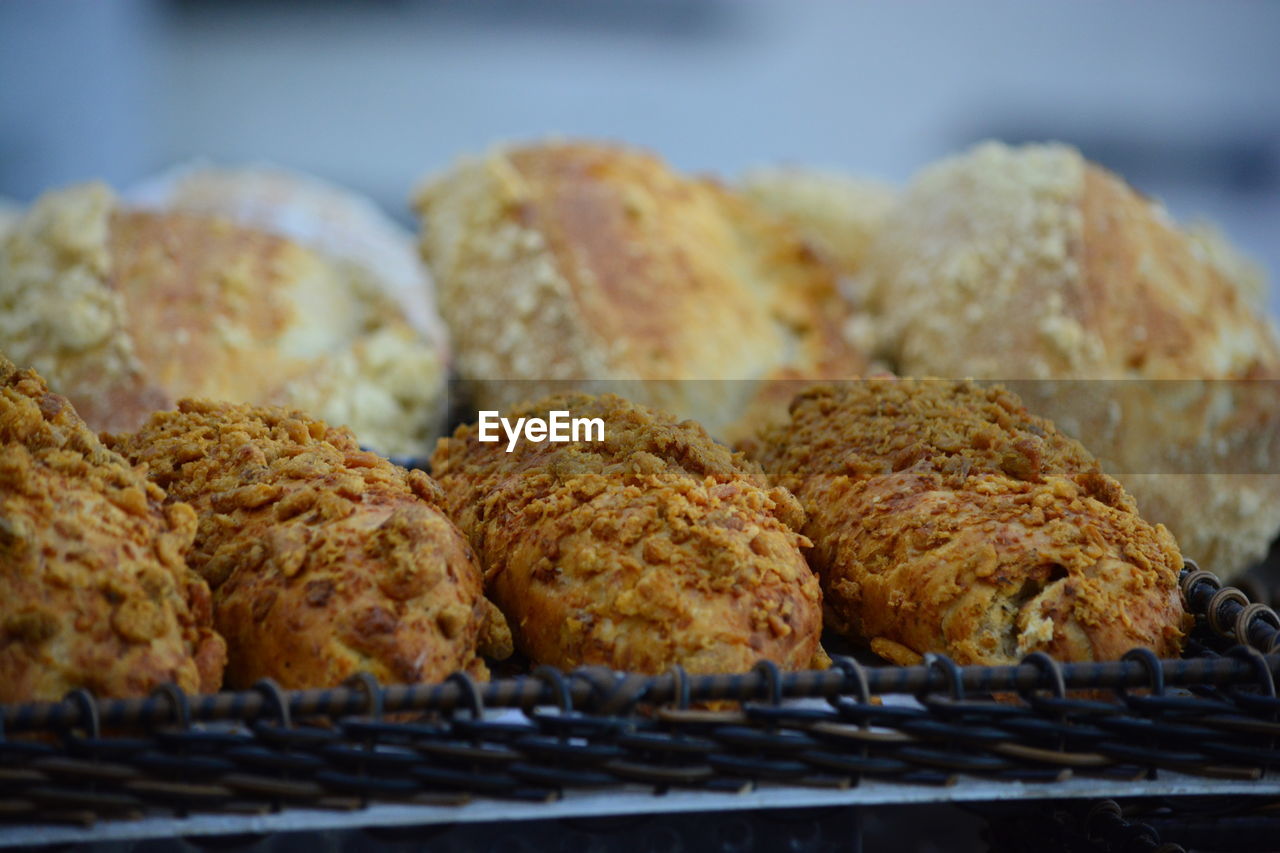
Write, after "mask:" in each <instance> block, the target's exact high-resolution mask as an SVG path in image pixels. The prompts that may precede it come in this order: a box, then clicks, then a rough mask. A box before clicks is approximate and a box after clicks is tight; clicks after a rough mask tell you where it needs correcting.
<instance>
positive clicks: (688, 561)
mask: <svg viewBox="0 0 1280 853" xmlns="http://www.w3.org/2000/svg"><path fill="white" fill-rule="evenodd" d="M552 409H558V410H567V411H569V412H571V413H572V415H573V416H574V417H599V418H603V420H604V422H605V440H604V441H602V442H585V441H583V442H569V443H550V442H547V443H542V444H530V443H528V442H521V443H520V444H519V445H517V447H516V449H515V451H514V452H512V453H507V452H505V449H504V447H503V446H500V445H497V444H490V443H481V442H480V441H479V440H478V434H477V430H476V427H474V426H464V427H460V428H459V429H458V430H457V432H455V433H454V436H453V438H449V439H442V440H441V441H440V443H439V445H438V446H437V448H436V453H435V456H434V457H433V458H432V467H433V470H434V471H435V472H436V476H437V478H438V479H439V482H440V484H441V487H442V488H443V489H444V492H445V496H446V505H447V506H448V508H449V512H450V514H451V515H452V516H453V517H454V518H455V519H456V520H457V522H458V524H459V526H460V527H461V528H462V529H463V530H464V531H465V532H466V533H467V535H468V536H470V538H471V541H472V543H473V544H474V545H475V547H476V550H477V551H478V552H479V553H480V557H481V561H482V563H483V564H484V567H485V580H486V586H487V588H488V590H489V593H490V595H491V596H492V597H493V599H494V600H495V601H496V602H497V604H498V605H499V606H500V607H501V608H502V609H503V611H504V612H505V613H506V614H507V617H508V619H509V621H510V623H511V626H512V630H513V633H514V635H515V639H516V646H517V648H520V649H521V650H522V651H524V653H525V654H527V655H528V656H529V657H530V658H532V659H533V660H534V661H536V662H538V663H549V664H553V665H556V666H560V667H562V668H566V669H568V668H572V667H576V666H580V665H584V664H603V665H606V666H611V667H614V668H615V669H624V670H629V671H635V672H650V673H653V672H662V671H664V670H665V669H667V668H668V667H669V666H671V665H672V664H677V663H678V664H681V665H682V666H684V667H685V668H687V669H689V670H690V671H691V672H738V671H744V670H746V669H748V668H750V667H751V665H752V664H754V663H755V662H756V661H757V660H759V659H761V658H766V659H769V660H773V661H775V662H777V663H778V664H780V665H782V666H785V667H788V668H792V669H796V668H803V667H806V666H808V665H809V663H810V661H811V660H812V659H813V658H814V656H815V653H816V652H817V651H818V648H819V646H818V642H819V636H820V633H821V595H820V592H819V589H818V582H817V579H816V578H815V577H814V576H813V573H812V572H811V571H810V570H809V567H808V565H807V564H806V563H805V560H804V557H803V555H802V554H801V548H802V547H804V546H805V545H806V544H807V543H806V542H805V541H804V540H803V538H802V537H799V536H797V535H796V534H795V533H794V532H793V530H792V529H791V528H790V527H788V522H791V523H793V524H797V523H798V522H799V507H798V506H797V505H796V504H795V501H794V499H793V498H792V497H791V496H790V495H789V494H787V493H786V492H784V491H782V490H780V489H769V488H768V487H767V485H766V483H765V481H764V477H763V475H762V474H761V473H760V471H759V469H758V468H756V467H755V466H752V465H750V464H749V463H747V462H746V461H745V460H744V459H742V458H741V456H739V455H736V454H732V453H730V452H729V451H728V450H727V449H726V448H724V447H722V446H720V445H717V444H715V443H714V442H712V441H711V440H710V439H709V438H708V437H707V435H706V433H705V432H704V431H703V430H702V428H701V427H699V426H698V425H697V424H695V423H693V422H690V421H685V422H683V423H676V422H675V420H674V419H673V418H671V417H670V416H666V415H662V414H659V413H657V412H654V411H652V410H649V409H646V408H644V407H642V406H638V405H635V404H632V403H628V402H627V401H625V400H622V399H621V398H619V397H616V396H613V395H605V396H601V397H591V396H587V395H567V396H562V397H554V398H550V399H547V400H543V401H541V402H539V403H535V404H531V405H526V406H522V407H519V408H517V409H516V410H514V411H513V412H511V413H509V414H508V417H527V416H539V417H545V416H546V413H547V412H548V411H550V410H552Z"/></svg>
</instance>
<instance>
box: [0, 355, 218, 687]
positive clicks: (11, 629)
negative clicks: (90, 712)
mask: <svg viewBox="0 0 1280 853" xmlns="http://www.w3.org/2000/svg"><path fill="white" fill-rule="evenodd" d="M163 501H164V493H163V492H161V491H160V489H159V488H157V487H156V486H154V485H152V484H150V483H148V482H147V481H146V479H145V478H144V477H143V476H142V475H141V474H139V473H137V472H136V471H134V470H133V468H131V467H129V465H128V463H127V462H125V460H123V459H122V458H120V456H118V455H117V454H115V453H112V452H111V451H110V450H108V449H106V448H105V447H103V446H102V444H101V443H100V442H99V441H98V439H97V438H96V437H95V436H94V435H93V433H92V432H90V431H89V430H88V429H87V428H86V427H85V425H84V423H83V422H82V421H81V420H80V418H79V417H78V416H77V415H76V413H75V410H74V409H72V408H71V404H70V403H68V402H67V400H66V399H65V398H63V397H60V396H58V395H57V394H52V393H50V392H49V389H48V387H47V386H46V385H45V383H44V381H43V380H42V379H41V378H40V377H39V376H38V375H36V374H35V373H34V372H32V371H29V370H19V369H17V368H16V367H15V366H14V365H13V364H12V363H11V362H10V361H8V360H7V359H5V358H4V357H3V356H0V702H26V701H32V700H39V699H50V700H51V699H59V698H61V697H62V696H63V694H65V693H66V692H67V691H68V690H71V689H73V688H78V687H87V688H89V689H90V690H92V691H93V692H94V693H95V694H96V695H98V696H141V695H145V694H146V693H147V692H148V691H150V690H151V689H153V688H154V687H156V686H158V685H160V684H163V683H165V682H170V681H171V682H174V683H175V684H177V685H178V686H179V687H181V688H182V689H183V690H186V691H189V692H205V693H208V692H213V691H215V690H217V689H218V687H219V686H220V684H221V681H222V668H223V665H224V663H225V660H226V648H225V645H224V644H223V642H222V638H220V637H219V636H218V635H217V634H215V633H214V632H213V630H212V628H211V621H212V618H211V612H210V603H209V588H208V586H206V585H205V583H204V581H202V580H201V579H200V578H199V577H198V576H197V575H195V574H194V573H193V572H191V571H190V570H189V569H188V567H187V564H186V559H185V556H186V552H187V550H188V548H189V547H190V545H191V538H192V536H193V535H194V533H195V527H196V521H195V514H194V513H193V512H192V511H191V508H190V507H188V506H186V505H185V504H181V503H171V504H167V505H165V504H163Z"/></svg>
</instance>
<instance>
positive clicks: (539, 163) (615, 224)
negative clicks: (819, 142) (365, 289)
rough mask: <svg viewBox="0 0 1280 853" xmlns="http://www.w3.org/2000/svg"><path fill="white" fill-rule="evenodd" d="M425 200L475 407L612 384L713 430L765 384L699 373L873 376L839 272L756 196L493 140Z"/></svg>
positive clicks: (445, 302)
mask: <svg viewBox="0 0 1280 853" xmlns="http://www.w3.org/2000/svg"><path fill="white" fill-rule="evenodd" d="M416 205H417V209H418V211H419V213H420V214H421V216H422V219H423V232H422V252H423V256H424V257H425V259H426V260H427V263H428V265H429V267H430V268H431V272H432V274H433V276H434V277H435V279H436V283H437V286H438V287H439V289H440V308H441V312H442V313H443V314H444V317H445V319H446V321H448V323H449V326H450V328H451V329H452V330H453V333H454V344H455V349H456V354H457V367H458V372H459V374H460V376H461V378H462V379H463V380H464V381H465V382H466V383H467V388H468V390H469V391H470V393H471V394H472V396H473V398H474V400H475V402H476V404H477V406H478V407H480V408H484V409H494V408H496V409H501V408H504V407H505V406H509V405H512V404H513V403H515V402H518V401H519V400H523V399H531V398H533V397H536V396H539V395H540V394H542V393H546V392H547V389H552V390H564V385H549V384H538V383H539V382H541V381H542V380H570V381H571V383H573V382H581V381H583V380H622V382H621V383H619V384H617V385H613V386H606V387H613V388H615V389H619V390H622V392H623V393H624V394H625V395H627V396H629V397H631V398H632V399H634V400H635V401H636V402H639V403H645V404H650V405H653V406H655V407H657V408H661V409H663V410H666V411H671V412H673V413H675V414H677V415H678V416H681V417H692V418H695V419H697V420H699V421H700V422H702V423H703V424H704V425H705V426H706V427H707V428H708V429H709V430H711V431H712V432H713V433H715V434H721V433H724V432H725V431H726V430H728V429H730V428H731V427H732V425H733V424H734V422H735V421H736V420H737V419H738V418H740V417H741V416H742V414H743V413H744V411H746V409H747V408H748V407H749V406H750V404H751V402H752V400H753V397H754V395H755V393H756V391H757V388H756V387H755V385H754V383H752V382H693V381H689V380H760V379H767V378H773V377H788V376H789V377H795V378H810V379H812V378H815V377H831V376H845V375H852V374H854V373H856V372H857V371H859V370H861V369H862V368H863V367H864V361H863V359H862V356H861V354H860V353H859V352H857V351H856V350H855V349H854V348H853V347H852V346H851V345H850V344H849V343H848V341H846V340H845V338H844V334H843V328H844V326H845V325H846V323H847V316H846V315H847V308H846V307H845V304H844V302H843V301H842V300H841V299H840V298H839V295H838V292H837V289H836V278H835V274H834V271H833V270H832V269H831V268H830V266H829V265H828V264H826V263H824V262H823V261H822V260H821V259H820V258H818V257H817V256H816V254H815V253H814V252H813V250H812V249H811V248H810V247H809V245H808V244H807V243H806V242H805V241H804V240H802V239H801V238H800V237H799V235H798V234H797V233H796V232H795V231H794V230H793V229H792V228H791V227H790V226H788V225H787V224H786V223H783V222H781V221H779V220H777V219H776V218H774V217H772V216H770V215H768V214H767V213H766V212H764V211H763V210H761V209H760V208H759V207H758V206H757V205H755V204H754V203H752V202H751V201H750V200H749V199H747V198H745V197H743V196H741V195H739V194H737V193H735V192H733V191H731V190H728V189H726V188H724V187H722V186H720V185H719V184H716V183H714V182H712V181H709V180H700V179H693V178H689V177H685V176H683V175H680V174H678V173H676V172H674V171H672V170H671V169H670V168H668V167H667V166H666V164H664V163H663V162H662V161H660V160H659V159H658V158H656V157H654V156H652V155H649V154H646V153H643V152H640V151H636V150H632V149H627V148H622V147H615V146H610V145H603V144H594V143H587V142H547V143H542V144H532V145H525V146H516V147H506V148H498V149H494V150H492V151H490V152H489V153H488V154H486V155H484V156H483V157H477V158H469V159H464V160H462V161H461V162H459V163H458V164H457V165H456V166H455V167H454V168H453V169H452V170H451V171H449V172H447V173H446V174H443V175H440V176H437V177H435V178H434V179H432V180H430V181H428V182H427V183H426V184H425V185H424V186H423V188H422V189H421V191H420V192H419V193H418V195H417V199H416ZM495 380H497V381H495ZM628 380H642V381H631V382H628ZM597 387H598V386H597Z"/></svg>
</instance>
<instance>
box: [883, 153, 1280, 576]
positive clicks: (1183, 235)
mask: <svg viewBox="0 0 1280 853" xmlns="http://www.w3.org/2000/svg"><path fill="white" fill-rule="evenodd" d="M864 276H865V281H864V286H865V288H866V292H867V294H868V297H869V303H868V305H869V309H870V310H871V312H872V313H873V315H874V316H875V317H876V319H877V322H878V326H879V328H880V330H881V334H880V340H881V344H882V355H884V356H885V357H886V358H887V359H888V360H889V361H890V362H891V363H892V365H893V366H894V368H895V369H896V370H897V371H898V372H899V373H902V374H904V375H922V374H934V375H942V376H952V377H962V376H973V377H978V378H990V379H1000V380H1015V379H1026V380H1031V379H1044V380H1055V382H1049V383H1045V384H1042V385H1039V386H1034V385H1029V384H1026V383H1024V384H1021V385H1019V392H1020V393H1021V394H1022V395H1023V396H1024V398H1025V399H1026V400H1027V402H1028V405H1030V406H1032V407H1033V409H1034V410H1035V411H1038V412H1041V413H1043V414H1044V415H1046V416H1048V417H1050V418H1052V419H1053V420H1055V421H1056V422H1058V423H1059V425H1060V426H1061V427H1062V428H1063V429H1065V430H1067V431H1068V432H1070V433H1071V434H1073V435H1075V436H1076V437H1077V438H1080V439H1081V440H1083V441H1084V442H1085V443H1086V444H1087V445H1088V446H1089V447H1090V448H1091V449H1092V450H1093V451H1094V452H1095V453H1097V454H1098V456H1099V457H1101V458H1102V459H1103V460H1104V461H1105V462H1106V463H1107V465H1108V467H1109V469H1110V470H1112V471H1114V472H1115V474H1116V476H1118V477H1119V478H1120V479H1121V480H1122V481H1123V482H1124V483H1125V485H1126V487H1128V488H1129V489H1130V490H1131V491H1132V492H1133V494H1134V496H1135V498H1136V499H1137V501H1138V505H1139V506H1140V507H1141V508H1142V509H1143V511H1144V513H1146V514H1147V515H1148V516H1149V517H1150V518H1151V519H1152V520H1153V521H1161V522H1164V523H1165V524H1167V525H1168V526H1169V528H1170V529H1171V530H1172V531H1173V533H1174V535H1175V536H1176V537H1177V538H1178V541H1179V542H1180V543H1181V545H1182V548H1183V552H1184V553H1186V554H1187V555H1188V556H1191V557H1194V558H1195V559H1197V560H1199V561H1201V562H1202V563H1203V564H1204V565H1205V566H1206V567H1210V568H1213V569H1214V570H1216V571H1218V572H1221V573H1224V574H1227V575H1231V574H1235V573H1237V572H1240V571H1243V570H1244V569H1245V568H1246V567H1247V566H1248V564H1249V563H1250V562H1251V561H1252V560H1254V559H1256V558H1258V557H1261V555H1262V554H1263V553H1264V552H1265V549H1266V543H1267V542H1268V541H1269V540H1270V539H1271V538H1272V537H1273V536H1274V535H1275V533H1276V532H1277V531H1278V530H1280V477H1277V476H1273V475H1274V474H1276V473H1277V472H1280V466H1278V465H1277V463H1280V457H1276V456H1274V455H1269V454H1270V451H1269V450H1268V449H1267V448H1266V447H1265V446H1262V445H1259V444H1257V443H1253V442H1251V441H1250V440H1249V435H1248V434H1247V433H1241V432H1239V429H1240V425H1241V424H1246V423H1247V424H1253V425H1255V427H1260V428H1261V429H1263V430H1269V431H1271V432H1272V434H1274V430H1275V429H1276V427H1277V424H1278V423H1280V411H1278V410H1277V409H1276V407H1275V406H1273V405H1271V399H1272V398H1273V397H1274V394H1270V393H1266V391H1267V386H1264V385H1255V386H1252V389H1251V386H1250V385H1249V384H1248V383H1246V382H1233V383H1232V384H1231V386H1230V387H1229V388H1227V387H1225V386H1223V385H1219V384H1217V383H1220V382H1221V381H1223V380H1252V379H1275V378H1280V342H1278V339H1277V336H1276V332H1275V329H1274V327H1273V326H1272V324H1271V322H1270V321H1269V320H1267V319H1266V317H1265V314H1264V312H1263V310H1262V309H1261V308H1260V302H1261V299H1260V297H1259V295H1258V284H1257V281H1256V272H1255V271H1254V270H1253V269H1252V268H1250V267H1249V265H1248V264H1246V263H1244V262H1242V261H1241V260H1240V259H1239V256H1238V255H1236V254H1235V253H1234V252H1233V251H1231V250H1230V249H1229V248H1227V247H1224V246H1223V244H1222V243H1221V241H1220V240H1218V239H1217V238H1215V237H1213V236H1212V235H1211V234H1210V233H1209V232H1206V231H1204V230H1203V229H1201V230H1197V231H1193V232H1190V233H1188V232H1185V231H1183V230H1181V229H1179V228H1178V227H1177V226H1176V225H1175V224H1174V223H1173V222H1172V220H1171V219H1170V217H1169V215H1168V214H1167V213H1166V212H1165V211H1164V210H1163V208H1161V207H1160V206H1159V205H1157V204H1155V203H1153V202H1151V201H1149V200H1147V199H1144V198H1142V197H1140V196H1139V195H1138V194H1137V193H1135V192H1134V191H1133V190H1132V189H1130V188H1129V187H1128V186H1126V185H1125V184H1124V182H1123V181H1121V180H1120V179H1119V178H1117V177H1116V176H1114V175H1112V174H1110V173H1108V172H1106V171H1104V170H1102V169H1100V168H1099V167H1097V166H1095V165H1092V164H1090V163H1088V162H1087V161H1085V160H1084V158H1083V157H1081V155H1080V154H1079V152H1077V151H1075V150H1074V149H1072V148H1069V147H1066V146H1062V145H1044V146H1026V147H1023V148H1016V149H1014V148H1008V147H1005V146H1003V145H998V144H994V143H988V144H984V145H981V146H979V147H977V148H975V149H974V150H973V151H971V152H968V153H966V154H963V155H961V156H958V157H955V158H951V159H948V160H945V161H943V162H941V163H939V164H937V165H934V166H932V167H930V168H928V169H926V170H924V172H922V173H921V175H920V176H918V177H917V178H916V179H915V180H914V181H913V182H912V184H911V186H910V187H909V188H908V189H907V190H906V191H905V192H904V194H903V196H902V198H901V199H900V201H899V202H898V204H897V205H896V206H895V207H894V209H893V210H892V211H891V212H890V213H889V215H888V216H887V218H886V220H885V222H884V225H883V227H882V228H881V229H880V231H879V232H878V234H877V237H876V239H875V241H874V243H873V245H872V247H871V249H870V250H869V252H868V256H867V261H866V265H865V269H864ZM1064 379H1079V380H1125V381H1123V382H1120V381H1113V382H1109V383H1108V384H1106V385H1101V386H1098V387H1096V388H1093V389H1086V388H1085V386H1082V385H1080V384H1079V383H1074V384H1067V385H1063V384H1060V383H1057V382H1056V380H1064ZM1132 380H1143V381H1141V382H1134V381H1132ZM1166 380H1207V382H1206V383H1204V384H1200V385H1198V386H1197V385H1196V384H1195V383H1192V382H1178V383H1171V384H1162V383H1164V382H1165V381H1166ZM1224 405H1226V406H1228V407H1229V408H1228V410H1226V411H1224V410H1223V409H1222V406H1224ZM1264 444H1265V442H1264ZM1238 475H1252V476H1248V477H1244V476H1238Z"/></svg>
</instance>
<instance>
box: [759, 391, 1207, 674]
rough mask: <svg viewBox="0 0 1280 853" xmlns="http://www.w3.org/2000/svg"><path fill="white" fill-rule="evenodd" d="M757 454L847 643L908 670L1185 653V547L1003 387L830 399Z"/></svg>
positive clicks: (776, 431)
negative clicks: (939, 661)
mask: <svg viewBox="0 0 1280 853" xmlns="http://www.w3.org/2000/svg"><path fill="white" fill-rule="evenodd" d="M750 450H751V452H752V454H753V455H755V456H756V457H757V458H758V459H759V460H760V461H761V463H762V464H763V465H764V468H765V471H766V472H767V473H769V475H770V476H771V477H772V478H773V480H774V482H775V483H777V484H779V485H781V486H784V487H786V488H788V489H790V490H791V491H793V492H794V493H795V495H796V497H797V498H799V500H800V503H801V504H802V505H803V507H804V509H805V512H806V513H807V518H806V521H805V525H804V527H803V531H804V533H805V535H806V536H808V537H809V538H810V539H812V540H813V543H814V549H813V554H812V556H811V562H812V563H813V565H814V566H815V568H816V569H817V570H818V573H819V575H820V576H821V578H822V586H823V591H824V593H825V601H826V605H827V608H828V611H829V613H830V614H831V615H832V616H833V617H834V624H835V626H836V627H837V628H838V629H840V630H842V631H844V632H846V633H848V634H849V635H851V636H853V637H856V638H858V639H861V640H864V641H867V642H869V643H870V644H871V647H872V649H873V650H874V651H876V652H877V653H879V654H881V655H883V656H885V657H887V658H889V659H890V660H893V661H894V662H896V663H915V662H918V661H919V658H920V656H921V655H923V654H925V653H926V652H944V653H946V654H948V655H951V656H952V657H954V658H955V659H956V660H957V661H958V662H960V663H966V664H968V663H973V664H1008V663H1014V662H1016V661H1017V660H1018V659H1019V658H1020V657H1021V656H1022V655H1025V654H1027V653H1028V652H1032V651H1045V652H1048V653H1049V654H1051V655H1053V656H1054V657H1055V658H1057V659H1059V660H1109V659H1115V658H1119V657H1120V656H1121V655H1123V654H1124V653H1125V652H1126V651H1128V650H1129V649H1130V648H1133V647H1134V646H1145V647H1147V648H1150V649H1152V650H1153V651H1155V652H1156V653H1157V654H1159V655H1161V656H1162V657H1163V656H1169V655H1174V654H1176V653H1177V651H1178V649H1179V646H1180V643H1181V638H1182V633H1183V631H1184V630H1185V629H1186V628H1187V627H1188V626H1187V624H1186V623H1187V622H1188V621H1189V620H1188V619H1187V617H1186V616H1185V614H1184V612H1183V607H1182V602H1181V597H1180V594H1179V592H1178V571H1179V570H1180V569H1181V568H1182V559H1181V557H1180V555H1179V553H1178V548H1177V545H1176V544H1175V543H1174V541H1173V537H1172V536H1170V535H1169V532H1168V531H1167V530H1165V528H1164V527H1162V526H1160V525H1151V524H1148V523H1147V522H1146V521H1144V520H1143V519H1142V518H1141V517H1139V515H1138V514H1137V511H1136V509H1135V506H1134V502H1133V499H1132V498H1130V497H1129V495H1127V494H1126V493H1125V492H1124V489H1123V488H1121V486H1120V484H1119V483H1118V482H1116V481H1115V480H1113V479H1112V478H1111V477H1109V476H1107V475H1106V474H1104V473H1103V472H1102V471H1101V469H1100V468H1099V466H1098V463H1097V462H1096V461H1095V460H1094V459H1093V457H1092V456H1091V455H1090V454H1089V452H1088V451H1087V450H1085V449H1084V448H1083V447H1082V446H1081V445H1080V444H1079V443H1078V442H1076V441H1073V440H1071V439H1069V438H1067V437H1066V436H1064V435H1062V434H1061V433H1059V432H1058V431H1057V430H1056V429H1055V428H1054V426H1053V424H1052V423H1050V422H1048V421H1046V420H1044V419H1042V418H1038V417H1035V416H1034V415H1031V414H1030V413H1029V412H1028V411H1027V410H1026V408H1024V407H1023V405H1022V403H1021V401H1019V400H1018V398H1017V397H1016V396H1015V395H1014V394H1012V393H1011V392H1009V391H1007V390H1005V389H1003V388H1001V387H999V386H992V387H979V386H977V385H974V384H973V383H969V382H954V381H950V380H910V379H892V378H890V379H871V380H866V381H861V382H846V383H841V384H839V385H821V386H816V387H814V388H811V389H810V390H808V391H806V392H805V393H803V394H801V395H800V396H799V397H797V398H796V400H795V401H794V403H793V404H792V407H791V423H790V424H788V425H785V426H781V427H774V428H772V429H770V430H767V431H766V432H765V433H764V435H763V436H762V438H761V439H760V440H758V441H757V442H753V443H752V445H751V447H750Z"/></svg>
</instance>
